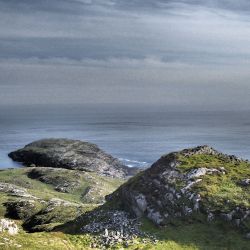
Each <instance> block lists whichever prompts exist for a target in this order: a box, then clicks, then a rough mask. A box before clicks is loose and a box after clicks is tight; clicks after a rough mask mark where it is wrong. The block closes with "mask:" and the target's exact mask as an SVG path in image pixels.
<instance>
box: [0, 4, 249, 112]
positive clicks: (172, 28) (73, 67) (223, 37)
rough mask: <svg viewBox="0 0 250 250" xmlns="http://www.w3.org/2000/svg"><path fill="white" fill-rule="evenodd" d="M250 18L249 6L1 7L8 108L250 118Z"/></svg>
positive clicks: (0, 62) (0, 49) (1, 81)
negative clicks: (163, 108)
mask: <svg viewBox="0 0 250 250" xmlns="http://www.w3.org/2000/svg"><path fill="white" fill-rule="evenodd" d="M249 10H250V2H249V1H246V0H239V1H233V0H206V1H205V0H204V1H203V0H199V1H198V0H190V1H187V0H172V1H167V0H165V1H163V0H130V1H129V0H126V1H125V0H46V1H45V0H43V1H40V0H22V1H20V0H0V71H1V74H0V104H13V103H14V104H15V103H16V104H18V103H48V102H49V103H84V102H100V103H101V102H114V103H117V102H122V103H123V102H128V103H129V102H136V103H156V104H157V103H161V104H166V105H182V106H183V105H184V106H187V105H188V106H190V107H197V106H202V107H204V108H205V109H206V108H207V109H210V108H214V109H217V108H223V109H230V108H240V109H245V108H246V107H247V106H249V105H248V104H250V101H248V98H247V96H249V94H250V89H249V87H248V81H249V79H250V73H249V66H250V63H249V62H250V17H249V15H248V12H249ZM214 89H216V93H215V91H213V90H214Z"/></svg>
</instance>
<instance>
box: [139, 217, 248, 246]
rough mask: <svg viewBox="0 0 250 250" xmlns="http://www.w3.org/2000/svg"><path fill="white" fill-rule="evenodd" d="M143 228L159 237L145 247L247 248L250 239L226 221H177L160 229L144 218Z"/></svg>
mask: <svg viewBox="0 0 250 250" xmlns="http://www.w3.org/2000/svg"><path fill="white" fill-rule="evenodd" d="M142 229H143V230H144V231H146V232H148V233H150V234H154V235H156V236H157V238H159V242H158V243H157V244H156V245H149V246H147V247H146V248H144V249H156V250H165V249H173V250H179V249H180V250H181V249H190V250H191V249H199V250H216V249H218V250H220V249H221V250H222V249H224V250H236V249H237V250H247V249H250V241H249V240H247V239H244V238H243V236H242V234H240V233H239V232H237V231H235V230H234V229H233V228H231V227H230V226H228V225H226V224H225V223H222V224H220V222H216V223H202V222H193V221H192V222H184V221H179V222H178V221H177V222H176V223H175V225H169V226H167V227H166V228H162V229H159V228H157V227H156V226H154V225H153V224H152V223H151V222H150V221H148V220H144V221H143V226H142Z"/></svg>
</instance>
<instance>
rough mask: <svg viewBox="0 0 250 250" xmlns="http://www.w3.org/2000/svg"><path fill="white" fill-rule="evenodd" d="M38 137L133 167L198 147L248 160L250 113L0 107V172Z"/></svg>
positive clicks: (135, 107) (128, 107) (144, 107)
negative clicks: (97, 151) (84, 145)
mask: <svg viewBox="0 0 250 250" xmlns="http://www.w3.org/2000/svg"><path fill="white" fill-rule="evenodd" d="M43 138H71V139H79V140H83V141H88V142H92V143H95V144H97V145H98V146H99V147H100V148H101V149H103V150H105V151H106V152H108V153H110V154H111V155H113V156H114V157H117V158H119V159H120V160H121V161H122V162H123V163H124V164H126V165H128V166H130V167H133V166H139V167H148V166H150V165H151V164H152V163H153V162H155V161H156V160H157V159H159V158H160V157H161V155H163V154H166V153H169V152H172V151H177V150H181V149H184V148H188V147H194V146H197V145H210V146H212V147H214V148H215V149H217V150H219V151H222V152H224V153H227V154H234V155H237V156H239V157H241V158H245V159H250V111H190V110H186V111H185V110H181V109H179V110H175V109H173V108H172V107H168V106H164V105H161V106H157V105H153V106H152V105H151V106H150V105H117V104H116V105H115V104H102V105H101V104H99V105H98V104H85V105H83V104H81V105H11V106H0V168H13V167H14V168H16V167H20V164H17V163H15V162H13V161H12V160H11V159H10V158H9V157H8V153H9V152H11V151H13V150H16V149H18V148H21V147H23V146H25V145H26V144H28V143H30V142H32V141H34V140H39V139H43Z"/></svg>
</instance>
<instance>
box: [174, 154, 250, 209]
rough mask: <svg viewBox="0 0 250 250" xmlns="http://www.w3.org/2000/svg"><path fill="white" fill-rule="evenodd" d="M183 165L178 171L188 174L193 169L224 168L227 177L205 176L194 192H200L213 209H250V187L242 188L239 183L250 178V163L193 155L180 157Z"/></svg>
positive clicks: (220, 157)
mask: <svg viewBox="0 0 250 250" xmlns="http://www.w3.org/2000/svg"><path fill="white" fill-rule="evenodd" d="M178 157H179V161H180V162H181V164H180V165H179V166H178V169H179V170H180V171H181V172H183V173H186V172H188V171H190V170H191V169H195V168H200V167H206V168H216V169H219V168H220V167H224V168H225V171H226V174H225V175H218V174H214V175H205V176H203V177H201V178H202V182H200V183H198V184H197V185H196V186H195V187H194V190H195V191H197V192H199V193H200V194H201V196H202V197H203V200H204V202H205V203H206V204H207V205H208V206H210V207H211V208H212V209H218V208H219V209H222V211H223V210H225V211H228V210H230V209H231V208H232V207H235V206H244V207H250V187H242V186H241V185H240V184H239V182H240V181H241V180H243V179H247V178H250V164H249V163H248V162H235V161H229V160H228V159H227V158H225V157H223V156H212V155H192V156H190V157H184V156H182V155H179V156H178Z"/></svg>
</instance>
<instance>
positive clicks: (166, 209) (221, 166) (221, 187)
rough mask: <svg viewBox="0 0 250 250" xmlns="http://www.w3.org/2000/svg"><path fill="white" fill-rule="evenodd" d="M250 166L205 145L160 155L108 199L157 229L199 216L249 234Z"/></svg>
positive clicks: (246, 162)
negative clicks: (222, 222)
mask: <svg viewBox="0 0 250 250" xmlns="http://www.w3.org/2000/svg"><path fill="white" fill-rule="evenodd" d="M249 177H250V164H249V162H248V161H245V160H242V159H239V158H237V157H236V156H232V155H226V154H222V153H220V152H218V151H216V150H215V149H213V148H211V147H208V146H199V147H196V148H192V149H185V150H183V151H180V152H174V153H170V154H167V155H164V156H162V157H161V158H160V159H159V160H158V161H156V162H155V163H154V164H153V165H152V166H151V167H150V168H149V169H147V170H145V171H143V172H141V173H139V174H138V175H137V176H135V177H133V178H131V179H130V180H129V181H128V182H126V183H124V184H123V185H122V186H121V187H120V188H118V190H116V191H115V192H114V193H113V194H111V195H108V196H107V200H108V201H109V202H110V203H111V204H112V203H113V204H119V208H120V209H125V210H127V211H129V212H131V213H132V214H134V215H135V216H137V217H146V218H148V219H149V220H151V221H152V222H153V223H154V224H156V225H158V226H164V225H168V224H171V223H172V222H173V221H174V220H176V219H180V218H181V219H184V220H189V218H192V217H193V216H197V215H199V216H202V217H203V218H204V221H205V223H209V222H211V221H214V220H222V221H225V222H226V223H230V224H231V225H232V226H234V227H237V228H239V229H241V230H242V231H243V232H245V233H246V234H247V235H249V232H250V182H249Z"/></svg>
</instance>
